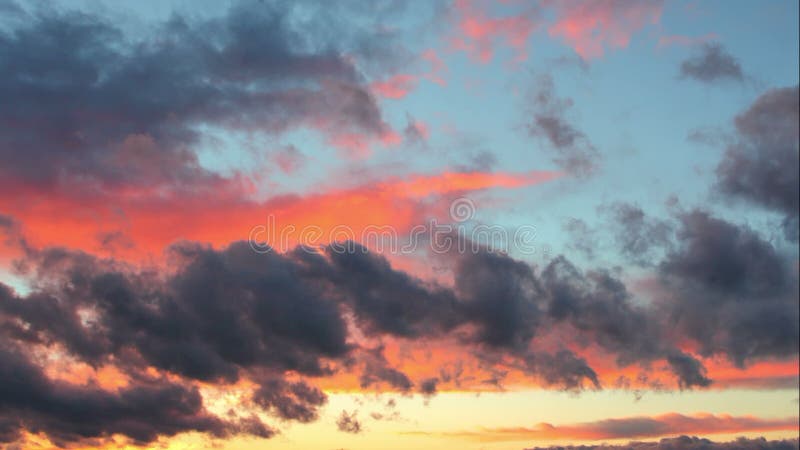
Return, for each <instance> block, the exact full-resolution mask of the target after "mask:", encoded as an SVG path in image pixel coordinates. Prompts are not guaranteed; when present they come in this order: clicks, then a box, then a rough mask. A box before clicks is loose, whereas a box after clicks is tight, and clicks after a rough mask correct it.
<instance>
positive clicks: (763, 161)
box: [715, 86, 800, 242]
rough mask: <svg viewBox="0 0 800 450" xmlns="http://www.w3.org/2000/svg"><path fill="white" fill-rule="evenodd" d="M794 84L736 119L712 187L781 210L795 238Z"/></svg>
mask: <svg viewBox="0 0 800 450" xmlns="http://www.w3.org/2000/svg"><path fill="white" fill-rule="evenodd" d="M798 102H800V95H798V87H797V86H794V87H785V88H779V89H773V90H770V91H767V92H765V93H764V94H762V95H761V96H760V97H759V98H758V99H757V100H756V101H755V102H754V103H753V104H752V105H751V106H750V108H748V109H747V110H746V111H744V112H743V113H742V114H740V115H738V116H737V117H736V120H735V125H736V131H737V136H736V140H735V142H734V143H732V144H730V145H729V146H728V148H727V150H726V152H725V156H724V157H723V159H722V161H720V163H719V166H717V180H716V185H715V189H716V190H717V191H718V192H720V193H722V194H723V195H725V196H727V197H728V198H731V199H735V200H741V201H744V202H747V203H749V204H752V205H757V206H760V207H762V208H765V209H768V210H772V211H775V212H777V213H780V214H781V215H783V217H784V219H783V229H784V234H785V236H786V237H787V238H788V239H790V240H792V241H794V242H796V241H797V238H798V210H800V188H799V187H798V186H800V178H798V177H799V175H798V172H800V157H798V139H800V138H799V137H798V136H799V133H798V120H800V114H798Z"/></svg>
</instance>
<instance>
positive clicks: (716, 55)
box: [680, 42, 745, 83]
mask: <svg viewBox="0 0 800 450" xmlns="http://www.w3.org/2000/svg"><path fill="white" fill-rule="evenodd" d="M698 52H699V54H696V55H694V56H692V57H690V58H688V59H686V60H685V61H683V62H682V63H681V67H680V76H681V77H682V78H692V79H694V80H697V81H701V82H703V83H713V82H717V81H726V80H728V81H739V82H742V81H744V79H745V75H744V72H743V71H742V66H741V65H740V64H739V60H737V59H736V58H735V57H734V56H733V55H731V54H730V53H728V51H727V50H726V49H725V47H724V46H723V45H722V44H720V43H716V42H712V43H707V44H703V45H702V46H701V47H699V49H698Z"/></svg>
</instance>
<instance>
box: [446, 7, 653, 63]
mask: <svg viewBox="0 0 800 450" xmlns="http://www.w3.org/2000/svg"><path fill="white" fill-rule="evenodd" d="M662 10H663V2H662V1H653V2H644V3H643V2H633V1H628V0H600V1H594V2H582V1H571V0H568V1H559V2H541V3H540V4H533V3H530V2H524V1H510V2H504V4H503V5H502V6H500V5H497V4H492V3H489V2H485V1H473V0H459V1H457V2H456V3H455V6H454V8H453V13H454V16H455V18H456V35H455V36H454V37H453V38H452V39H451V44H452V46H453V47H454V48H455V49H456V50H463V51H466V52H467V53H469V54H470V56H471V57H472V58H473V59H475V60H476V61H479V62H481V63H488V62H490V61H491V60H492V59H493V57H494V54H495V52H496V51H497V48H502V46H505V47H507V48H509V49H510V50H511V51H512V52H513V54H514V62H515V63H519V62H522V61H524V60H525V59H527V46H528V41H529V40H530V38H531V36H532V35H533V33H535V32H536V31H538V30H541V29H545V28H546V29H547V31H548V33H549V35H550V36H553V37H558V38H561V39H563V40H564V41H566V43H567V44H568V45H569V46H570V47H572V48H573V49H574V50H575V52H576V53H577V54H578V55H580V57H581V58H582V59H583V60H589V59H594V58H599V57H601V56H603V53H604V52H605V49H606V48H625V47H627V46H628V44H629V42H630V40H631V38H632V36H633V35H634V34H636V33H637V32H639V31H641V30H642V29H643V28H645V27H646V26H647V25H652V24H657V23H658V22H659V20H660V18H661V12H662ZM550 16H554V17H555V20H554V21H552V22H550V21H549V20H548V19H549V17H550Z"/></svg>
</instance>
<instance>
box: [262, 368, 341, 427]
mask: <svg viewBox="0 0 800 450" xmlns="http://www.w3.org/2000/svg"><path fill="white" fill-rule="evenodd" d="M252 398H253V401H254V402H255V403H256V404H257V405H258V406H260V407H261V408H263V409H264V410H266V411H269V412H272V413H274V414H275V415H277V416H278V417H280V418H282V419H286V420H296V421H298V422H304V423H306V422H312V421H314V420H317V418H318V417H319V408H320V407H321V406H322V405H324V404H325V403H326V402H327V401H328V397H327V396H326V395H325V393H324V392H322V391H321V390H319V389H318V388H316V387H314V386H310V385H308V384H307V383H305V382H303V381H295V382H287V381H286V380H283V379H280V378H273V379H269V380H262V381H259V387H258V388H257V389H256V390H255V392H253V397H252Z"/></svg>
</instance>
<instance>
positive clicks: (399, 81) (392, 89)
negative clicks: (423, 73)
mask: <svg viewBox="0 0 800 450" xmlns="http://www.w3.org/2000/svg"><path fill="white" fill-rule="evenodd" d="M418 81H419V77H417V76H416V75H410V74H405V73H401V74H397V75H394V76H392V77H391V78H389V79H388V80H386V81H376V82H373V83H372V86H371V87H372V90H373V92H375V93H377V94H378V95H380V96H381V97H386V98H391V99H395V100H396V99H400V98H403V97H405V96H406V95H408V93H409V92H411V91H412V90H414V88H415V87H416V86H417V82H418Z"/></svg>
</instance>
